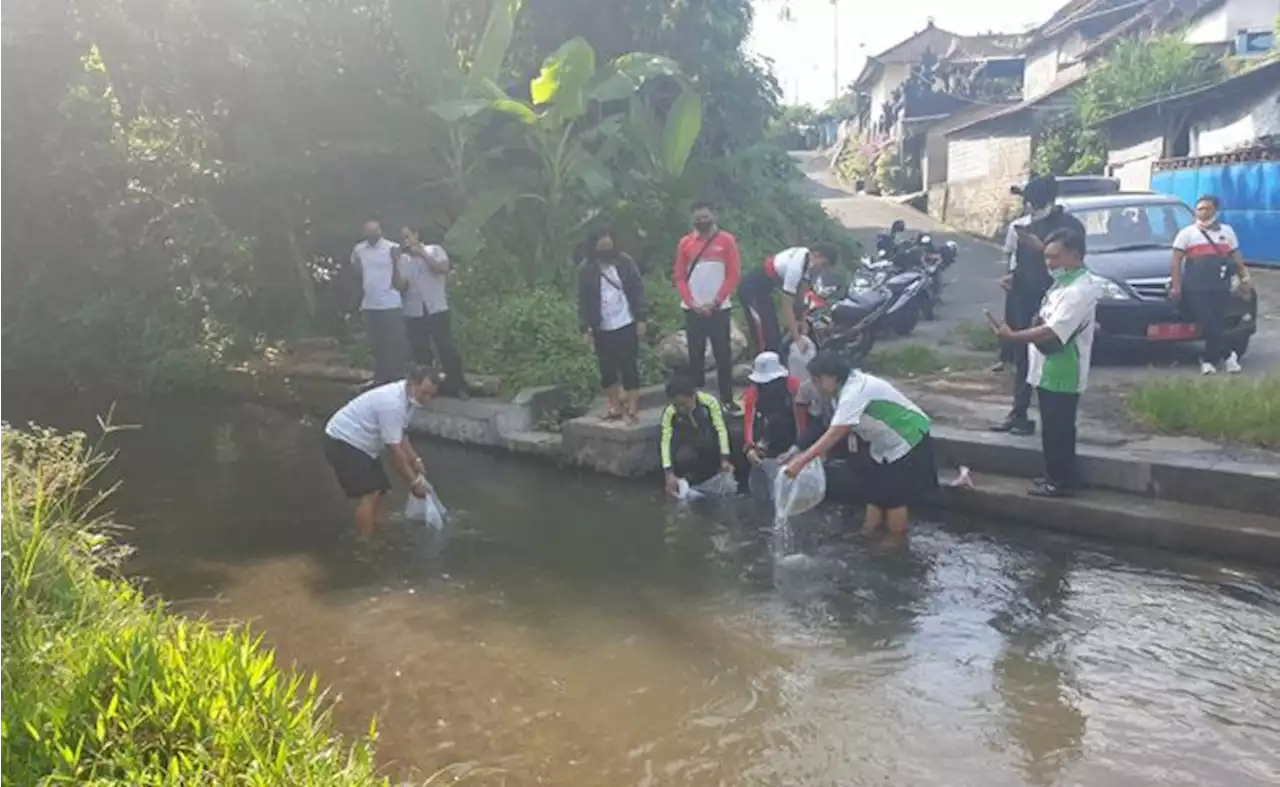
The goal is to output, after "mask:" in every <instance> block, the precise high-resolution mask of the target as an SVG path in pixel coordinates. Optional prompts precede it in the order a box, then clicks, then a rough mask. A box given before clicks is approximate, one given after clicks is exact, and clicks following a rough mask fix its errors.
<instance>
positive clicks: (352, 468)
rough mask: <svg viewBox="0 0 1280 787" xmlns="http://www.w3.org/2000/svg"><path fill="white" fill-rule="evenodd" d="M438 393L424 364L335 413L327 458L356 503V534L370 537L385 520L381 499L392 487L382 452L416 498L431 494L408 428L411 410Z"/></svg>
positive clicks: (327, 439)
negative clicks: (406, 428)
mask: <svg viewBox="0 0 1280 787" xmlns="http://www.w3.org/2000/svg"><path fill="white" fill-rule="evenodd" d="M435 394H436V385H435V381H434V380H433V379H432V378H431V374H430V370H428V369H427V368H426V367H425V366H419V367H415V368H414V369H413V371H411V372H410V373H409V376H408V377H407V378H405V379H403V380H397V381H395V382H392V383H387V384H386V385H380V386H378V387H377V388H373V389H370V390H368V391H365V392H364V393H362V394H360V395H359V396H357V397H356V398H354V399H352V400H351V401H350V402H347V403H346V404H345V405H343V407H342V409H340V410H338V412H336V413H334V414H333V417H332V418H330V419H329V422H328V423H327V424H325V427H324V435H325V437H324V456H325V459H326V460H328V462H329V465H330V466H331V467H332V468H333V473H334V475H335V476H337V479H338V484H339V485H340V486H341V487H342V491H343V492H345V493H346V495H347V497H349V498H351V499H352V500H356V501H358V502H357V503H356V514H355V518H356V531H357V532H358V533H359V534H360V535H361V536H366V537H367V536H370V535H372V534H373V531H374V528H375V527H376V526H377V523H378V519H379V518H380V517H381V512H382V500H383V498H384V497H385V496H386V493H387V492H388V491H390V489H391V482H390V481H389V480H388V479H387V471H386V470H385V469H384V468H383V466H382V454H383V453H384V452H385V453H386V454H387V455H388V456H389V457H390V458H391V463H392V465H393V466H394V467H395V469H396V471H397V472H399V473H400V475H401V476H403V477H404V479H405V480H406V481H408V482H409V489H410V491H411V492H412V493H413V494H414V495H415V496H417V497H426V496H427V495H428V494H429V493H430V492H431V486H430V485H429V484H428V483H427V479H426V467H425V466H424V465H423V463H422V457H420V456H418V453H417V451H415V450H414V449H413V446H412V445H411V444H410V443H409V438H408V437H407V436H406V435H405V427H406V426H407V425H408V423H409V411H410V408H412V407H414V406H419V407H421V406H425V405H426V404H427V403H429V402H430V401H431V398H432V397H433V396H435Z"/></svg>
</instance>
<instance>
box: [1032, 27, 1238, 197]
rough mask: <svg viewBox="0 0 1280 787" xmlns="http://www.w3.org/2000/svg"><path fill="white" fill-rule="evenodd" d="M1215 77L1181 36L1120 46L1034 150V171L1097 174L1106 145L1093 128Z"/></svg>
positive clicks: (1217, 69)
mask: <svg viewBox="0 0 1280 787" xmlns="http://www.w3.org/2000/svg"><path fill="white" fill-rule="evenodd" d="M1220 73H1221V66H1220V64H1219V63H1216V62H1214V61H1213V60H1210V59H1209V58H1206V57H1204V56H1203V55H1202V54H1200V53H1199V52H1198V51H1197V49H1196V47H1195V45H1194V44H1190V43H1187V42H1186V41H1185V40H1183V39H1182V37H1181V36H1177V35H1172V36H1164V37H1160V38H1152V39H1126V40H1124V41H1121V42H1120V43H1118V44H1117V45H1116V47H1115V49H1113V50H1112V52H1111V54H1110V56H1109V57H1108V58H1107V59H1106V61H1104V62H1103V63H1102V65H1100V66H1099V67H1098V68H1097V69H1096V70H1094V71H1093V72H1091V73H1090V74H1089V75H1088V76H1087V77H1086V78H1085V79H1084V83H1083V84H1082V85H1081V86H1080V87H1079V88H1077V89H1076V90H1075V91H1074V93H1073V94H1072V98H1073V104H1072V107H1071V109H1070V110H1069V111H1068V112H1067V113H1066V114H1065V115H1063V116H1062V117H1059V118H1056V119H1055V120H1054V121H1053V122H1052V123H1051V124H1050V126H1049V128H1048V130H1047V131H1046V133H1045V134H1044V136H1043V138H1042V139H1041V140H1040V143H1039V145H1038V147H1037V150H1036V155H1035V162H1034V164H1035V169H1036V171H1039V172H1053V173H1058V174H1063V173H1065V174H1083V173H1094V172H1101V171H1102V168H1103V166H1104V165H1105V164H1106V160H1107V143H1106V139H1105V137H1104V135H1103V133H1102V132H1101V131H1100V130H1098V129H1097V128H1095V127H1094V124H1096V123H1097V122H1099V121H1101V120H1103V119H1105V118H1107V117H1109V116H1111V115H1115V114H1118V113H1120V112H1124V111H1127V110H1130V109H1133V108H1135V107H1138V106H1140V105H1142V104H1146V103H1148V102H1151V101H1155V100H1157V99H1160V98H1163V97H1165V96H1170V95H1175V94H1177V93H1181V92H1184V91H1186V90H1190V89H1192V88H1195V87H1198V86H1200V85H1203V84H1205V83H1206V82H1209V81H1212V80H1213V79H1215V78H1216V77H1218V76H1219V75H1220Z"/></svg>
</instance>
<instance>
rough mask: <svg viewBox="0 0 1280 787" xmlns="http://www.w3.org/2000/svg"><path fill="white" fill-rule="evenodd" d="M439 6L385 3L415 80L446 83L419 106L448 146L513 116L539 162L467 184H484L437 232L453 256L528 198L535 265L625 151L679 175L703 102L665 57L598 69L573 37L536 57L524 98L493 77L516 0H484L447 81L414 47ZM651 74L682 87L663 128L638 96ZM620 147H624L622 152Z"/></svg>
mask: <svg viewBox="0 0 1280 787" xmlns="http://www.w3.org/2000/svg"><path fill="white" fill-rule="evenodd" d="M445 3H447V0H418V2H413V0H393V6H392V12H393V15H394V16H395V19H394V21H395V28H396V30H397V34H398V35H402V36H404V39H408V38H413V40H412V41H407V40H404V39H402V49H403V51H404V52H405V54H406V57H407V58H408V59H409V60H410V62H411V63H413V64H414V67H415V69H416V70H417V71H418V72H419V73H420V74H423V77H422V78H423V80H424V82H425V81H428V80H430V81H431V83H432V84H447V83H452V84H453V85H455V89H454V90H453V92H452V93H450V94H448V96H447V97H443V96H442V97H441V100H437V101H435V102H433V103H432V104H431V105H430V106H429V107H428V109H429V110H430V111H431V112H432V113H433V114H434V115H435V116H436V117H438V118H440V119H441V120H443V121H445V123H446V124H447V126H448V128H449V133H450V139H451V141H452V142H454V143H463V144H454V150H455V151H458V150H460V149H461V148H464V147H465V144H466V143H467V142H468V141H473V140H474V139H475V137H476V133H477V132H478V130H479V129H480V128H482V127H483V126H484V125H485V124H486V123H488V122H489V121H490V120H491V119H492V118H493V117H494V116H495V115H497V116H505V117H507V118H511V119H514V121H515V125H516V127H517V128H518V129H519V130H520V133H519V135H518V138H519V140H520V142H519V144H520V145H521V146H522V147H524V148H525V149H527V150H528V151H530V152H532V153H534V154H535V157H536V158H535V160H536V161H537V166H536V167H534V168H533V171H532V172H513V171H511V170H510V168H509V167H504V168H503V169H502V171H500V172H495V173H492V174H493V176H492V177H481V178H474V179H473V183H475V182H486V183H489V184H494V185H489V186H487V187H480V188H472V189H470V192H471V193H468V194H467V195H466V202H467V208H466V209H465V210H464V213H463V215H462V216H461V217H459V218H458V220H457V222H456V223H455V224H454V226H453V227H452V228H451V229H450V230H449V232H448V233H447V234H446V236H445V240H446V242H447V243H449V244H451V245H452V246H454V247H455V248H457V249H459V251H460V252H461V253H464V254H465V253H468V252H474V251H477V250H478V249H479V248H480V246H481V245H482V240H481V232H482V230H483V229H484V227H485V225H486V224H488V222H489V221H490V220H491V219H493V218H494V217H495V216H497V215H498V214H500V213H502V212H504V211H509V210H511V209H513V208H514V207H515V206H516V205H518V204H520V203H521V202H529V203H534V204H536V205H538V206H540V208H541V214H542V215H541V217H540V220H539V221H538V222H537V225H538V226H539V227H540V228H541V232H540V233H539V237H538V238H537V240H536V242H535V247H534V249H533V257H534V259H533V262H534V263H535V265H537V264H538V263H541V262H542V261H543V260H544V259H546V258H548V257H550V256H559V254H560V253H561V252H562V251H564V250H565V248H566V243H567V237H568V236H570V235H571V234H572V233H573V232H574V231H576V230H577V229H580V227H581V225H582V224H584V223H585V222H586V221H589V220H590V218H591V216H592V215H593V213H592V210H591V208H592V206H594V205H598V204H599V203H600V202H601V201H603V200H604V199H605V198H606V197H607V196H608V195H609V194H610V193H611V192H612V191H613V189H614V177H613V171H612V167H613V165H614V164H615V162H616V161H617V159H618V157H619V155H620V154H621V153H623V152H626V153H629V154H632V155H633V156H634V157H635V158H638V159H640V160H642V161H644V162H645V163H646V169H648V170H649V172H648V173H647V174H650V175H652V176H654V177H666V178H675V177H678V176H679V175H680V174H681V173H682V172H683V171H684V167H685V164H686V163H687V161H688V159H689V155H690V153H691V152H692V150H693V146H694V143H695V142H696V141H697V138H698V134H699V133H700V132H701V128H702V101H701V98H700V96H699V95H698V93H697V92H696V91H695V90H694V88H693V85H692V84H691V83H690V82H689V81H688V80H687V79H686V78H685V77H684V76H683V75H682V74H681V71H680V67H679V65H678V64H677V63H675V61H673V60H671V59H670V58H667V57H663V56H661V55H653V54H647V53H639V52H637V53H631V54H626V55H622V56H620V57H618V58H615V59H614V60H613V61H612V62H611V63H609V64H608V66H606V67H605V68H604V69H602V70H601V72H598V70H597V66H596V54H595V50H594V49H592V47H591V45H590V44H589V43H587V41H585V40H584V39H582V38H580V37H576V38H573V39H570V40H569V41H566V42H565V43H564V44H562V45H561V46H560V48H559V49H557V50H556V51H555V52H554V53H553V54H552V55H550V56H549V57H547V58H546V60H545V61H544V62H543V64H542V68H541V70H540V73H539V74H538V76H537V77H535V78H534V79H533V80H532V81H531V82H530V84H529V95H530V99H531V100H530V101H528V102H526V101H523V100H520V99H518V98H514V97H512V96H510V95H508V94H507V93H506V92H505V91H503V90H502V89H501V88H500V87H498V85H497V81H496V80H497V79H498V77H499V76H500V74H501V71H502V62H503V60H504V59H505V56H506V50H507V47H508V46H509V45H510V42H511V38H512V35H513V32H514V29H515V23H516V19H517V15H518V12H519V8H520V0H493V2H492V3H491V5H490V9H489V17H488V20H487V22H486V25H485V29H484V33H483V34H482V35H481V37H480V38H479V39H478V41H477V43H476V46H475V48H474V50H473V52H472V53H471V55H470V58H469V65H468V66H467V67H466V68H465V70H464V69H462V68H458V69H457V74H456V78H454V79H449V78H444V79H442V78H441V77H440V75H439V74H438V70H439V69H440V68H441V64H440V63H439V62H438V58H433V57H431V50H432V48H433V47H434V46H435V45H434V43H432V44H424V41H431V40H432V39H431V36H432V35H435V33H433V32H432V31H431V30H429V29H428V28H430V27H431V25H428V24H424V23H423V21H422V16H423V13H424V11H423V9H426V8H428V6H430V5H431V4H435V5H436V6H443V5H444V4H445ZM402 21H403V22H404V23H403V24H402V23H401V22H402ZM425 72H431V73H425ZM657 77H669V78H672V79H674V80H675V81H676V83H677V84H678V85H679V86H680V93H679V95H678V97H677V98H676V100H675V102H674V103H673V104H672V105H671V107H670V108H668V110H667V112H666V115H665V118H664V119H663V120H662V121H661V123H659V119H658V115H657V113H656V112H655V111H654V109H653V107H651V106H650V104H649V103H648V102H647V101H645V100H643V99H642V98H641V96H642V93H641V88H642V87H643V86H644V85H645V83H646V82H647V81H648V80H650V79H654V78H657ZM436 95H437V96H439V95H440V94H439V93H437V94H436ZM619 105H621V106H619ZM623 145H627V146H628V149H627V150H626V151H624V150H623V149H622V146H623ZM494 152H495V151H483V150H476V149H474V147H473V148H472V149H470V150H468V151H467V152H466V155H465V156H463V155H461V154H459V161H457V166H458V168H459V170H460V171H465V172H468V173H470V172H473V171H474V170H475V169H476V168H477V167H482V165H481V164H480V162H482V161H484V160H485V157H486V156H487V155H489V154H492V153H494ZM463 158H465V159H467V160H466V161H463V160H461V159H463ZM497 184H501V185H497ZM516 184H524V185H523V187H521V186H518V185H516Z"/></svg>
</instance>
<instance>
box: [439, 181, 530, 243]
mask: <svg viewBox="0 0 1280 787" xmlns="http://www.w3.org/2000/svg"><path fill="white" fill-rule="evenodd" d="M516 196H517V194H516V192H515V190H514V189H507V188H503V189H491V190H489V191H485V192H482V193H481V194H480V195H479V196H477V197H475V198H473V199H472V200H471V201H470V202H469V203H468V204H467V208H466V210H465V211H463V213H462V215H461V216H459V217H458V220H457V221H455V222H454V223H453V226H452V227H450V228H449V231H448V232H446V233H445V235H444V243H445V246H446V247H448V248H449V249H450V250H451V251H453V250H456V251H457V252H458V254H459V255H460V256H464V257H468V256H474V255H475V254H476V253H477V252H479V251H480V250H481V249H482V248H484V238H483V236H482V234H481V233H482V232H483V230H484V227H485V225H486V224H488V223H489V221H490V220H492V219H493V217H494V216H496V215H498V213H499V212H500V211H502V210H503V209H504V208H506V207H507V206H508V205H510V204H511V203H513V202H515V200H516Z"/></svg>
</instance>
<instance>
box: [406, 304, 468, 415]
mask: <svg viewBox="0 0 1280 787" xmlns="http://www.w3.org/2000/svg"><path fill="white" fill-rule="evenodd" d="M406 321H407V322H408V325H409V344H410V346H411V347H413V360H414V362H415V363H418V364H420V365H422V366H430V365H431V363H432V361H433V360H434V359H435V357H437V356H438V357H439V358H440V368H441V370H442V371H443V372H444V382H443V383H441V385H440V392H441V393H443V394H445V395H446V396H448V395H453V394H457V393H459V392H460V391H463V390H465V389H466V386H467V381H466V379H465V377H464V375H463V372H462V356H460V355H458V347H457V345H456V344H454V343H453V325H452V322H451V320H450V318H449V312H448V310H445V311H442V312H436V313H435V314H428V315H426V316H425V317H409V318H406ZM433 344H434V345H435V352H434V353H432V345H433Z"/></svg>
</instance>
